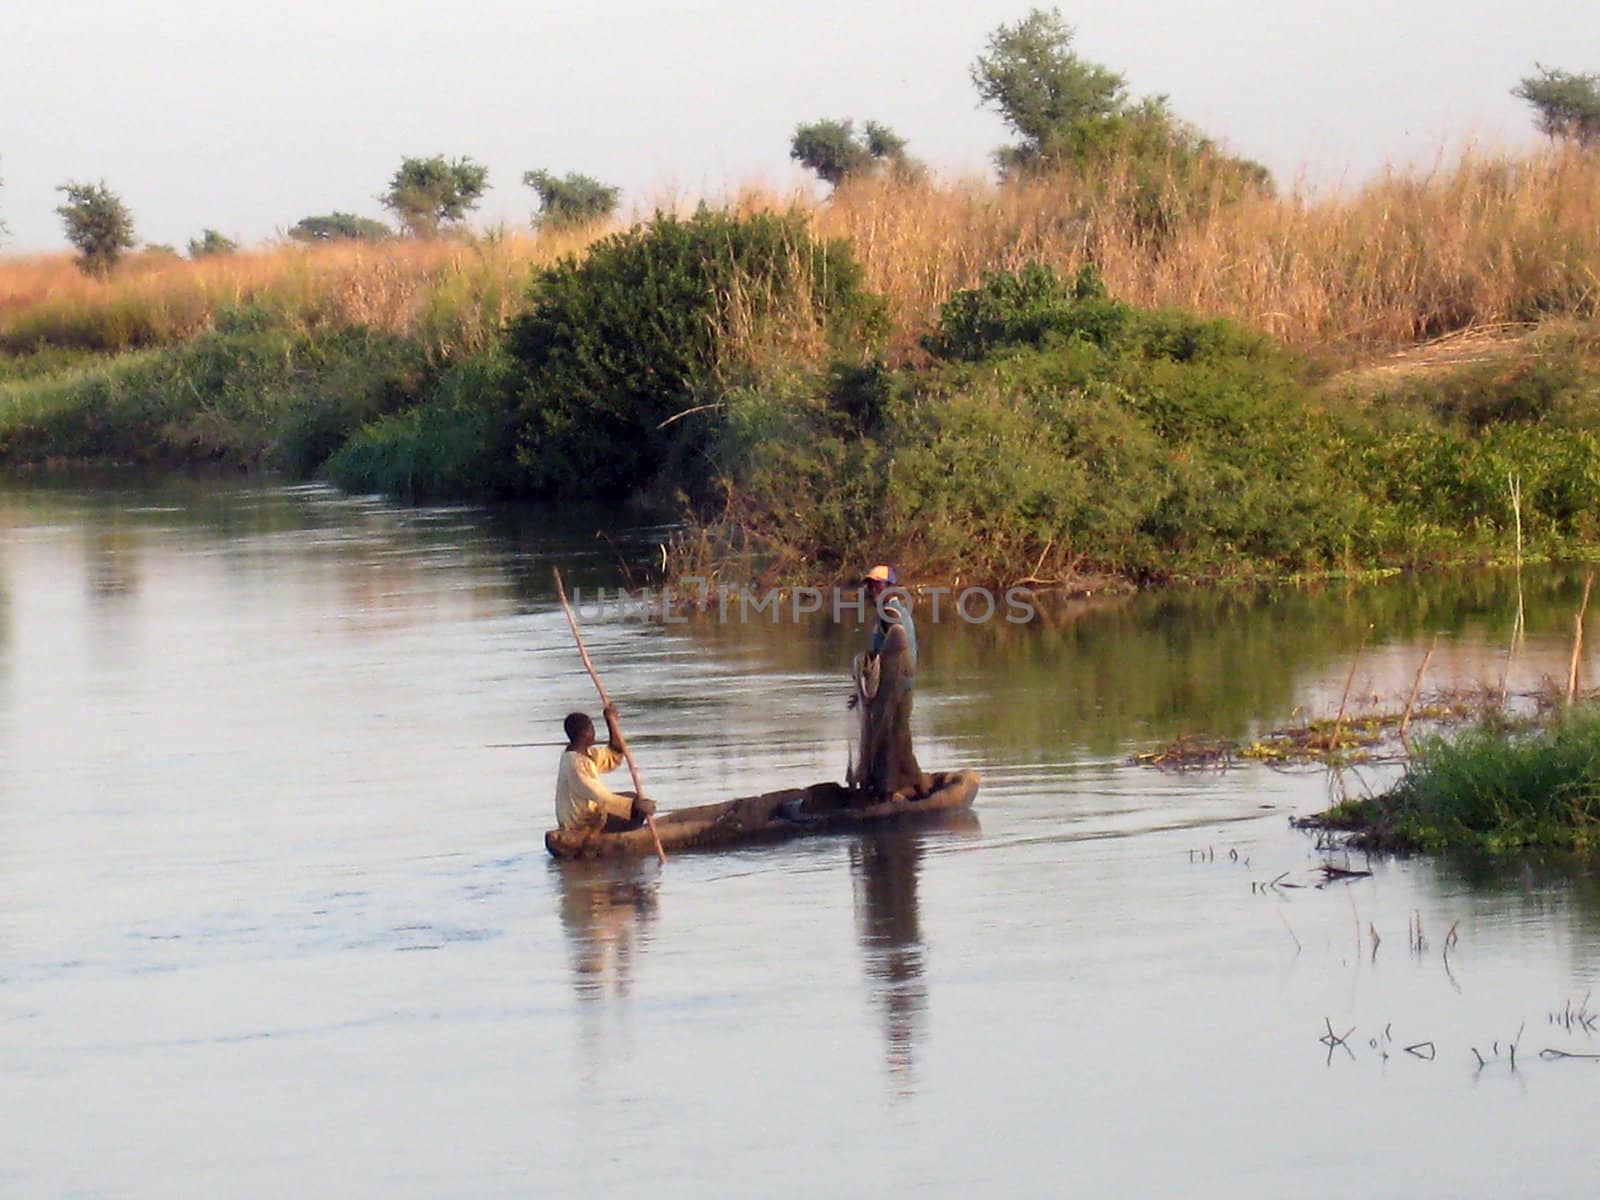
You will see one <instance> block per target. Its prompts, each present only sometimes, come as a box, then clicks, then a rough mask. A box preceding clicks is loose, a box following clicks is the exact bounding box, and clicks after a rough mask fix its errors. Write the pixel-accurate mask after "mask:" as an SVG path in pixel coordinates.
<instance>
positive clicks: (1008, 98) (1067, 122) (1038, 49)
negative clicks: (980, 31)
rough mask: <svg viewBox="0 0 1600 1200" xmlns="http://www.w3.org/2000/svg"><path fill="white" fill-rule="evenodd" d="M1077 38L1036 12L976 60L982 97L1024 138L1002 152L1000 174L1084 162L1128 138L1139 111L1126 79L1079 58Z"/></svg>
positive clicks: (1053, 15) (1000, 31) (1007, 28)
mask: <svg viewBox="0 0 1600 1200" xmlns="http://www.w3.org/2000/svg"><path fill="white" fill-rule="evenodd" d="M1072 39H1073V29H1072V27H1071V26H1070V25H1068V24H1067V23H1066V22H1065V21H1063V20H1062V19H1061V13H1060V12H1059V11H1058V10H1056V9H1051V10H1049V11H1046V10H1044V9H1038V8H1036V9H1033V10H1032V11H1031V12H1029V13H1028V15H1027V16H1026V17H1024V18H1023V19H1022V20H1020V21H1018V22H1017V23H1016V24H1015V25H1001V26H1000V27H999V28H997V29H996V30H995V31H994V32H993V33H992V34H990V35H989V42H988V51H987V53H985V54H980V55H979V56H978V58H977V59H976V60H975V61H974V62H973V64H972V71H971V74H972V82H973V86H975V87H976V88H977V89H978V96H979V97H980V99H981V100H982V101H983V102H984V103H985V104H988V105H991V106H993V107H994V108H995V109H997V110H998V111H999V113H1000V116H1001V118H1002V119H1003V120H1004V121H1005V123H1006V124H1007V125H1008V126H1010V128H1011V131H1012V132H1013V133H1015V134H1016V135H1017V137H1018V138H1020V139H1021V141H1020V142H1019V143H1018V144H1017V145H1015V146H1008V147H1006V148H1004V149H1003V150H1001V151H999V152H998V153H997V155H996V157H997V159H998V160H999V163H1000V166H1001V169H1002V172H1003V173H1006V174H1010V173H1012V172H1014V171H1017V170H1024V169H1030V168H1034V167H1039V166H1046V165H1050V164H1052V163H1056V162H1061V161H1073V160H1079V159H1083V158H1086V157H1089V156H1091V155H1093V154H1095V153H1097V152H1103V151H1106V150H1109V149H1112V148H1113V147H1114V146H1115V145H1116V144H1117V143H1119V142H1120V141H1121V140H1122V139H1123V138H1124V136H1125V135H1126V131H1127V126H1128V124H1129V122H1130V120H1131V119H1132V118H1133V116H1134V115H1135V112H1136V106H1135V105H1134V104H1133V102H1132V101H1131V100H1130V99H1129V96H1128V85H1127V81H1126V80H1125V79H1123V77H1122V76H1121V75H1119V74H1117V73H1116V72H1115V71H1112V70H1110V69H1109V68H1107V67H1104V66H1102V65H1101V64H1099V63H1094V62H1089V61H1088V60H1087V59H1083V58H1080V57H1079V56H1078V55H1077V54H1076V53H1075V52H1074V51H1073V49H1072ZM1156 104H1157V105H1158V106H1159V104H1160V102H1159V101H1158V102H1156ZM1147 115H1148V116H1158V115H1159V113H1156V112H1151V113H1149V114H1147Z"/></svg>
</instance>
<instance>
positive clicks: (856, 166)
mask: <svg viewBox="0 0 1600 1200" xmlns="http://www.w3.org/2000/svg"><path fill="white" fill-rule="evenodd" d="M789 157H790V158H792V159H794V160H795V161H796V162H798V163H799V164H800V165H801V166H803V167H805V168H806V169H807V170H809V171H814V172H815V173H816V175H817V177H818V178H819V179H821V180H823V182H825V183H827V184H829V185H830V186H832V187H838V186H839V184H840V183H842V182H843V181H844V180H846V179H848V178H850V177H851V176H861V175H866V174H870V173H871V172H873V171H876V170H878V169H879V168H880V167H882V166H885V165H887V166H888V167H889V169H890V170H891V171H893V172H894V173H895V174H896V175H897V176H900V177H902V178H917V177H920V176H922V175H923V174H924V173H925V169H924V168H923V166H922V164H921V163H919V162H917V160H916V159H914V158H912V157H910V156H909V155H908V154H907V153H906V139H905V138H903V137H901V136H900V135H899V134H897V133H895V131H894V130H892V129H890V128H889V127H888V126H887V125H884V124H881V123H879V122H877V121H867V122H865V123H864V124H863V126H862V130H861V132H860V133H857V132H856V125H855V122H854V121H851V120H836V119H832V118H826V117H825V118H823V119H822V120H820V121H812V122H811V123H810V124H809V125H797V126H795V130H794V137H793V138H792V139H790V142H789Z"/></svg>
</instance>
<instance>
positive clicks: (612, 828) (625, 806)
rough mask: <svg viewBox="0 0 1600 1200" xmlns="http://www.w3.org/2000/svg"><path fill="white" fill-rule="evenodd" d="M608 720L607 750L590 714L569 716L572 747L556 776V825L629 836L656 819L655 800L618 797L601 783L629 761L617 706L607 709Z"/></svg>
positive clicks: (566, 723) (565, 725)
mask: <svg viewBox="0 0 1600 1200" xmlns="http://www.w3.org/2000/svg"><path fill="white" fill-rule="evenodd" d="M605 718H606V735H607V736H608V737H609V739H610V744H609V745H606V746H597V745H596V744H595V740H594V722H593V721H591V720H590V719H589V714H587V713H581V712H575V713H568V714H567V719H566V721H564V722H563V723H562V728H563V730H564V731H565V732H566V735H567V748H566V749H565V750H563V751H562V752H561V766H560V769H559V770H558V771H557V773H556V824H557V825H559V826H560V827H561V828H562V829H587V830H591V831H592V832H595V833H623V832H625V831H627V830H629V829H637V828H638V827H639V826H640V825H642V824H644V822H645V819H646V818H647V817H651V816H653V815H654V814H655V811H656V806H655V801H653V800H646V799H644V798H642V797H636V796H634V794H633V793H632V792H613V791H612V790H611V789H610V788H608V787H606V785H605V784H604V783H602V782H601V781H600V776H601V775H602V774H604V773H605V772H606V771H612V770H615V769H616V768H617V767H618V766H620V765H621V764H622V763H623V762H625V761H626V759H625V758H624V756H623V752H622V745H623V743H622V730H620V729H618V728H617V710H616V709H615V708H614V707H613V706H612V705H609V704H608V705H606V707H605Z"/></svg>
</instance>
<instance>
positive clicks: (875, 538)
mask: <svg viewBox="0 0 1600 1200" xmlns="http://www.w3.org/2000/svg"><path fill="white" fill-rule="evenodd" d="M947 317H948V318H949V319H947V321H946V323H945V325H944V327H943V328H942V330H941V333H940V335H939V336H940V338H941V339H942V343H941V344H940V345H939V346H937V347H936V348H937V349H939V350H942V351H945V352H946V354H945V356H946V357H947V358H949V359H953V360H955V361H951V362H948V363H946V364H942V365H938V366H936V367H934V368H932V369H922V370H902V371H899V372H891V371H888V370H886V369H885V368H883V367H882V366H881V365H879V364H873V363H869V364H867V365H865V366H839V367H835V368H834V369H833V370H832V371H831V372H829V373H828V374H826V375H817V376H812V377H800V378H792V379H790V380H788V381H787V382H786V383H784V384H783V385H782V386H781V388H779V389H777V394H775V395H774V394H768V391H767V390H764V389H757V388H747V389H743V390H741V391H738V392H736V393H735V396H734V398H733V399H731V400H730V401H729V415H728V418H727V422H726V426H725V428H724V429H723V430H722V431H720V433H719V436H718V439H717V442H716V445H715V448H714V460H715V462H716V465H717V467H718V469H719V471H720V474H721V478H722V480H723V489H722V494H723V495H724V496H725V497H726V501H725V504H726V509H725V510H719V513H720V512H723V511H725V512H726V515H727V519H728V520H729V521H731V523H732V525H733V526H734V527H736V528H737V530H738V533H739V535H740V537H741V539H742V540H744V541H745V542H746V543H755V544H759V545H761V546H764V547H765V548H767V549H768V550H769V551H770V552H771V554H772V555H773V558H774V561H776V562H778V563H788V564H796V565H798V564H806V565H807V566H806V569H809V570H811V571H815V570H817V569H819V568H821V569H827V568H828V567H830V566H838V565H842V564H844V563H845V562H846V561H848V559H849V558H850V556H851V555H852V554H853V553H855V550H854V547H855V546H857V545H859V540H852V539H860V538H862V537H867V538H869V539H870V540H871V541H872V542H873V544H874V545H878V546H880V547H881V548H882V550H881V552H882V553H885V554H892V555H893V556H894V557H895V558H896V560H897V561H900V562H904V563H906V564H907V565H908V566H912V567H916V566H928V567H931V568H932V569H934V570H946V569H949V568H950V566H951V565H952V564H959V570H960V571H961V573H962V574H963V575H964V576H966V577H968V578H986V579H990V580H1006V579H1015V578H1016V577H1017V576H1018V575H1019V574H1021V573H1022V572H1023V570H1024V569H1025V568H1026V566H1027V565H1028V564H1037V568H1036V569H1037V570H1043V571H1044V572H1045V574H1046V576H1047V577H1048V576H1049V574H1050V573H1051V572H1052V571H1063V570H1069V569H1075V568H1081V567H1083V566H1085V565H1088V566H1092V567H1096V568H1099V569H1103V570H1112V571H1121V572H1126V573H1130V574H1133V575H1139V576H1159V575H1166V574H1171V573H1174V572H1213V571H1222V572H1227V573H1234V572H1238V571H1240V570H1249V569H1256V570H1260V569H1266V570H1272V571H1280V572H1281V571H1293V570H1299V569H1305V568H1314V567H1317V566H1326V565H1328V564H1330V563H1333V562H1336V561H1337V560H1338V559H1339V557H1340V556H1341V555H1342V554H1343V553H1344V552H1345V550H1346V547H1347V544H1348V539H1349V537H1350V536H1351V535H1352V531H1353V530H1355V529H1356V528H1357V527H1358V526H1359V524H1360V522H1361V521H1362V520H1363V519H1364V515H1365V514H1364V510H1363V508H1362V505H1361V501H1360V498H1359V496H1356V495H1353V494H1352V493H1351V492H1350V490H1349V489H1348V487H1346V486H1345V484H1344V481H1343V480H1342V479H1341V478H1340V476H1339V474H1338V471H1337V466H1338V458H1337V453H1338V447H1339V446H1340V441H1339V437H1338V431H1337V429H1336V427H1335V426H1334V425H1333V423H1332V421H1331V420H1330V419H1329V418H1328V416H1327V415H1326V414H1325V413H1323V412H1322V411H1321V410H1320V409H1319V408H1318V407H1317V406H1316V405H1315V404H1314V403H1313V402H1312V400H1311V398H1310V396H1309V394H1308V392H1307V390H1306V389H1305V387H1304V386H1303V385H1302V384H1301V383H1300V381H1299V380H1298V379H1297V377H1296V375H1295V370H1294V364H1293V362H1292V361H1291V360H1290V359H1288V357H1287V356H1286V355H1284V354H1282V353H1281V352H1279V351H1276V350H1275V349H1274V348H1272V347H1271V346H1270V345H1269V344H1267V343H1266V342H1265V341H1264V340H1263V339H1261V338H1260V337H1259V336H1257V335H1254V334H1250V333H1247V332H1245V331H1242V330H1238V329H1236V328H1234V327H1232V326H1230V325H1227V324H1226V323H1223V322H1211V321H1203V320H1200V319H1198V318H1195V317H1193V316H1190V315H1188V314H1182V313H1161V312H1157V313H1149V312H1143V311H1141V310H1138V309H1135V308H1133V307H1131V306H1128V305H1123V304H1119V303H1118V302H1116V301H1114V300H1112V299H1111V298H1110V297H1108V296H1107V295H1106V294H1105V291H1104V288H1103V287H1102V286H1101V285H1100V282H1099V280H1098V277H1097V276H1096V275H1095V274H1094V273H1093V272H1092V271H1085V272H1083V273H1082V274H1081V275H1080V276H1079V277H1078V279H1077V280H1076V281H1075V282H1074V284H1073V285H1072V286H1070V287H1068V286H1064V285H1062V284H1061V283H1060V282H1059V281H1058V280H1057V279H1056V277H1055V275H1054V273H1053V272H1050V271H1048V270H1046V269H1044V268H1039V269H1033V270H1024V271H1023V272H1020V273H1018V274H1016V275H1006V276H1001V275H996V276H992V277H990V278H989V279H988V280H986V281H985V284H984V286H983V287H981V288H978V289H974V290H973V292H972V293H970V294H969V295H968V296H967V297H966V301H965V302H963V303H957V304H955V305H954V306H953V308H952V309H951V310H948V311H947ZM855 471H865V472H869V477H868V478H866V479H857V478H850V477H847V476H846V473H847V472H855Z"/></svg>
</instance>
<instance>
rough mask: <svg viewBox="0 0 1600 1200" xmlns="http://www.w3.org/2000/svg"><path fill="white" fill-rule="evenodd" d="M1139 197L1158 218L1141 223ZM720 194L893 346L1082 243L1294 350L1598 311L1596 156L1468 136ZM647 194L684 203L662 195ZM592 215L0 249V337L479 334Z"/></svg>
mask: <svg viewBox="0 0 1600 1200" xmlns="http://www.w3.org/2000/svg"><path fill="white" fill-rule="evenodd" d="M1206 186H1211V187H1221V186H1224V183H1222V182H1219V181H1218V180H1216V179H1212V181H1211V183H1210V184H1208V185H1206ZM1153 200H1154V202H1155V203H1157V204H1159V205H1161V206H1163V207H1164V209H1165V210H1166V211H1168V212H1172V213H1177V214H1178V217H1177V219H1176V220H1175V221H1174V222H1172V223H1170V224H1169V227H1168V228H1167V229H1166V230H1165V231H1164V232H1163V233H1162V234H1161V235H1160V236H1155V235H1152V233H1151V231H1150V222H1149V220H1148V214H1149V209H1150V205H1151V203H1152V201H1153ZM718 203H719V204H720V206H722V207H725V208H727V209H729V210H731V211H733V212H735V213H750V212H754V211H762V210H774V209H778V210H790V209H793V208H796V207H800V208H803V209H807V210H809V211H810V213H811V217H812V220H813V222H814V227H815V228H816V230H817V231H818V232H819V233H821V234H824V235H827V236H832V237H843V238H846V239H848V240H849V241H850V242H851V244H852V245H853V246H854V248H855V252H856V254H857V256H858V257H859V258H860V259H861V261H862V262H863V263H864V265H865V267H866V271H867V279H868V286H869V287H871V288H872V289H873V290H874V291H877V292H880V293H881V294H883V295H884V296H885V297H886V298H887V299H888V302H889V306H890V310H891V314H892V317H893V324H894V328H895V330H896V345H897V346H898V347H899V348H900V349H902V350H908V349H910V348H911V347H914V346H915V344H916V339H917V337H918V335H919V334H921V333H923V332H925V331H926V330H928V329H929V328H931V327H932V325H933V324H934V322H935V320H936V319H937V315H938V309H939V306H940V305H941V304H942V303H943V302H944V301H945V300H946V299H947V298H948V297H949V296H950V294H951V292H953V291H955V290H956V289H958V288H962V287H969V286H971V285H973V284H975V283H976V282H977V281H978V279H979V278H980V276H981V275H982V273H983V272H985V271H989V270H996V269H1015V268H1017V267H1020V266H1021V265H1023V264H1024V263H1027V262H1032V261H1039V262H1045V263H1049V264H1051V265H1053V266H1055V267H1057V268H1059V269H1061V270H1062V271H1066V272H1070V271H1074V270H1076V269H1077V267H1078V266H1079V265H1080V264H1082V263H1084V262H1087V261H1091V260H1092V261H1094V262H1095V263H1097V264H1098V266H1099V267H1100V270H1101V273H1102V275H1103V276H1104V278H1105V279H1106V281H1107V283H1108V284H1109V285H1110V288H1111V290H1112V293H1113V294H1114V295H1116V296H1118V297H1119V298H1121V299H1124V300H1128V301H1131V302H1133V303H1135V304H1139V305H1146V306H1157V307H1163V306H1173V307H1182V308H1187V309H1191V310H1194V311H1197V312H1200V313H1205V314H1208V315H1218V316H1229V317H1233V318H1236V319H1238V320H1240V321H1243V322H1245V323H1246V324H1249V325H1251V326H1253V327H1255V328H1258V329H1260V330H1262V331H1264V332H1266V333H1270V334H1272V335H1273V336H1275V337H1278V338H1280V339H1282V340H1284V341H1285V342H1287V343H1289V344H1291V345H1294V346H1297V347H1300V348H1302V349H1319V348H1337V349H1359V348H1360V347H1364V346H1373V345H1396V344H1405V343H1408V342H1413V341H1417V340H1419V339H1424V338H1428V337H1432V336H1435V335H1438V334H1441V333H1445V332H1449V331H1452V330H1457V329H1462V328H1468V327H1473V326H1484V325H1493V324H1497V323H1501V322H1508V321H1523V320H1530V319H1536V318H1538V317H1540V316H1542V315H1545V314H1552V313H1559V314H1568V315H1578V316H1584V317H1588V316H1593V315H1595V313H1596V312H1597V311H1600V303H1597V301H1600V155H1597V154H1594V153H1583V152H1580V151H1572V150H1569V151H1561V150H1552V151H1548V152H1544V153H1539V154H1534V155H1530V156H1526V157H1513V156H1506V155H1493V154H1479V153H1472V152H1466V153H1462V154H1460V155H1457V156H1456V157H1455V158H1454V159H1453V160H1450V161H1447V162H1445V161H1442V162H1441V164H1440V165H1439V166H1437V167H1436V168H1434V169H1432V170H1410V171H1399V170H1396V171H1391V172H1389V173H1387V174H1385V175H1383V176H1382V177H1380V178H1378V179H1376V180H1374V181H1372V182H1370V183H1368V184H1366V185H1365V186H1362V187H1358V188H1354V189H1347V190H1344V191H1340V192H1333V193H1327V194H1319V193H1313V192H1311V191H1309V190H1305V189H1295V190H1293V191H1291V192H1289V193H1287V194H1285V195H1282V196H1278V197H1264V196H1250V197H1247V198H1245V199H1226V200H1225V198H1224V197H1223V196H1222V195H1221V194H1220V193H1219V194H1216V195H1209V196H1208V195H1204V194H1200V195H1197V194H1195V190H1194V187H1193V186H1192V185H1185V184H1184V183H1183V182H1182V181H1181V180H1180V179H1178V178H1176V177H1171V178H1165V179H1163V178H1161V177H1159V176H1157V177H1156V178H1154V179H1153V180H1152V178H1151V176H1150V173H1149V171H1148V168H1147V167H1143V166H1141V165H1139V164H1128V165H1126V166H1124V167H1123V168H1120V169H1117V168H1113V169H1109V170H1101V171H1099V172H1097V173H1096V174H1094V175H1092V176H1086V175H1082V174H1075V173H1073V172H1070V171H1069V172H1064V173H1062V174H1059V175H1056V176H1052V177H1048V178H1039V179H1032V180H1028V181H1026V182H1023V183H1018V184H1012V185H1008V186H1003V187H1002V186H997V185H994V184H992V183H987V182H980V181H975V180H957V181H940V180H936V179H933V180H929V181H926V182H923V183H915V184H906V183H900V182H894V181H890V180H876V179H869V180H864V181H860V182H858V183H854V184H851V185H848V186H845V187H842V188H840V189H839V190H838V191H837V193H836V194H835V195H834V196H832V197H831V198H829V199H827V200H818V199H816V198H814V197H812V196H810V195H809V194H807V193H803V192H800V193H796V192H784V191H781V190H778V189H773V188H764V187H748V188H744V189H740V190H737V191H735V192H733V193H732V194H730V195H728V196H726V197H724V198H723V199H721V200H720V201H719V202H718ZM658 207H662V208H664V209H668V210H673V209H677V210H684V209H685V208H686V205H685V203H684V201H683V198H682V197H681V196H676V195H674V196H673V197H671V198H669V199H667V200H666V201H665V202H663V203H660V204H658ZM605 232H607V230H605V229H594V230H589V231H585V232H582V233H576V234H566V235H561V234H541V235H537V236H534V235H500V236H493V237H486V238H479V239H475V240H469V241H441V242H431V243H430V242H417V241H410V240H397V241H393V242H385V243H379V244H369V245H337V246H323V247H299V246H286V247H283V248H279V249H273V250H263V251H260V252H256V253H249V254H238V255H230V256H223V257H217V258H210V259H202V260H201V261H199V262H186V261H183V260H172V259H165V260H162V259H152V258H149V257H148V256H147V257H145V258H142V259H136V260H134V261H132V262H130V263H129V264H127V265H126V266H125V267H124V268H122V269H121V270H120V271H119V273H118V274H117V275H116V276H115V277H113V278H112V279H111V280H110V281H108V282H100V281H97V280H93V279H89V278H86V277H84V276H82V275H81V274H80V273H79V272H78V271H77V270H76V269H74V267H73V266H72V264H71V260H70V259H68V258H67V257H66V256H64V255H63V256H53V257H45V258H9V259H0V350H4V349H9V350H13V351H26V350H29V349H33V348H37V347H41V346H66V347H70V348H81V349H89V350H120V349H125V348H130V347H135V346H142V345H157V344H163V343H167V342H171V341H176V340H181V339H183V338H186V337H189V336H192V335H193V334H194V333H196V332H198V331H200V330H203V329H206V328H209V327H211V325H212V323H213V322H214V321H215V320H216V319H217V316H218V314H219V313H221V312H223V311H224V310H226V309H230V308H235V309H236V308H239V307H241V306H246V305H259V306H261V307H262V308H264V309H266V310H268V311H270V312H271V313H273V314H274V315H276V316H278V317H280V318H286V319H289V320H291V321H294V322H299V323H301V324H303V325H305V326H307V327H316V326H324V325H329V324H337V323H361V324H366V325H371V326H375V327H378V328H382V329H387V330H392V331H397V332H408V333H415V334H418V335H419V336H421V337H422V338H423V339H424V341H425V343H426V344H427V346H428V348H429V350H430V352H431V353H433V354H435V355H438V356H441V357H449V356H451V355H453V354H456V353H459V352H462V351H472V350H476V349H480V348H482V347H483V346H486V345H487V344H489V342H490V340H491V339H492V338H493V337H494V336H495V334H496V332H497V331H498V330H499V328H500V327H501V325H502V324H503V323H504V321H505V319H506V317H507V316H508V315H510V313H511V312H513V311H514V310H515V309H516V308H517V306H518V305H519V304H520V303H521V297H522V294H523V292H524V290H525V288H526V284H527V282H528V280H529V277H530V276H531V275H532V273H533V272H534V271H535V270H537V269H538V268H540V267H542V266H546V265H548V264H550V263H552V262H554V261H555V260H556V259H558V258H559V257H561V256H562V255H564V254H568V253H573V252H577V251H581V250H582V249H583V247H584V246H585V245H586V244H587V243H588V242H589V241H591V240H592V239H593V238H595V237H597V236H600V235H601V234H603V233H605ZM735 299H736V298H735ZM734 307H735V308H737V307H738V306H737V304H735V305H734Z"/></svg>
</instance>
